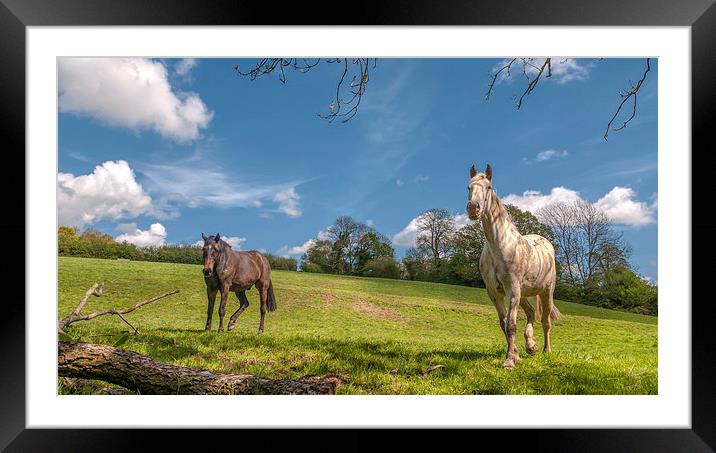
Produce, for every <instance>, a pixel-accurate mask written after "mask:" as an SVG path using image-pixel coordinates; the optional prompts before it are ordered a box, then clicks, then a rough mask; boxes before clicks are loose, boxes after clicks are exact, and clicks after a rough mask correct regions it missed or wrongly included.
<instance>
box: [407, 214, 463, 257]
mask: <svg viewBox="0 0 716 453" xmlns="http://www.w3.org/2000/svg"><path fill="white" fill-rule="evenodd" d="M417 223H418V231H417V238H416V241H415V245H416V247H417V248H418V250H421V251H422V252H424V253H425V254H427V255H429V256H430V258H431V260H432V264H433V266H440V263H441V261H442V260H443V259H444V258H446V257H447V256H448V254H449V253H450V244H451V240H452V235H453V234H454V233H455V220H454V219H453V218H452V216H451V215H450V213H449V212H448V211H446V210H445V209H430V210H428V211H425V212H424V213H422V214H421V215H420V217H418V222H417Z"/></svg>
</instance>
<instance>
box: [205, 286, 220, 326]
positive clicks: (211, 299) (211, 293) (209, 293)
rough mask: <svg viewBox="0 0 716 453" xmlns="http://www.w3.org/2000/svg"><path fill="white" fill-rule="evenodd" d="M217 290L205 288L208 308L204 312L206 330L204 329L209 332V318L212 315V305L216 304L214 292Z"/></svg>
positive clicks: (209, 287)
mask: <svg viewBox="0 0 716 453" xmlns="http://www.w3.org/2000/svg"><path fill="white" fill-rule="evenodd" d="M218 290H219V289H218V288H213V287H211V286H207V287H206V296H207V298H208V299H209V308H208V309H207V312H206V328H204V330H206V331H209V330H211V317H212V315H213V314H214V303H215V302H216V292H217V291H218Z"/></svg>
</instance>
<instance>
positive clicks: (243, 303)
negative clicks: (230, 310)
mask: <svg viewBox="0 0 716 453" xmlns="http://www.w3.org/2000/svg"><path fill="white" fill-rule="evenodd" d="M235 294H236V297H238V298H239V302H241V304H240V305H239V308H238V309H237V310H236V311H235V312H234V314H233V315H231V318H229V325H228V326H226V330H233V329H234V323H235V322H236V318H238V317H239V315H240V314H241V313H243V312H244V310H246V307H248V306H249V299H247V298H246V291H236V292H235Z"/></svg>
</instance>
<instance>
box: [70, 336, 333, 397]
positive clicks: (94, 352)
mask: <svg viewBox="0 0 716 453" xmlns="http://www.w3.org/2000/svg"><path fill="white" fill-rule="evenodd" d="M57 368H58V373H59V375H60V376H66V377H74V378H83V379H98V380H102V381H107V382H111V383H112V384H117V385H121V386H122V387H126V388H128V389H130V390H138V391H139V392H140V393H141V394H162V395H177V394H180V395H240V394H244V395H250V394H278V395H334V394H335V393H336V389H337V388H338V386H339V385H340V383H341V379H340V378H338V377H337V376H310V377H305V378H301V379H298V380H290V379H267V378H261V377H257V376H251V375H236V374H218V373H212V372H210V371H205V370H195V369H192V368H186V367H182V366H177V365H169V364H166V363H162V362H158V361H156V360H154V359H152V358H151V357H147V356H144V355H141V354H137V353H136V352H132V351H128V350H126V349H118V348H115V347H112V346H108V345H104V344H95V343H80V342H74V341H60V342H59V344H58V356H57Z"/></svg>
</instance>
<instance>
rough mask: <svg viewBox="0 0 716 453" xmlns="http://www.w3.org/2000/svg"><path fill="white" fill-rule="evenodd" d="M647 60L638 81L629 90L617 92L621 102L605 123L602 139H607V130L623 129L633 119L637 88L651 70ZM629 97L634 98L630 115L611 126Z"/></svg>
mask: <svg viewBox="0 0 716 453" xmlns="http://www.w3.org/2000/svg"><path fill="white" fill-rule="evenodd" d="M649 60H651V58H647V59H646V69H645V70H644V75H642V76H641V79H639V81H638V82H637V83H636V84H633V85H632V86H631V89H629V91H622V92H620V93H619V96H621V98H622V102H621V103H619V107H617V111H616V112H614V115H613V116H612V119H611V120H609V123H608V124H607V130H606V131H605V132H604V140H606V139H607V136H608V135H609V131H610V130H612V131H615V132H616V131H620V130H622V129H624V128H625V127H627V124H628V123H629V122H630V121H631V120H633V119H634V116H636V97H637V94H638V93H639V90H640V89H641V85H642V84H643V83H644V80H646V75H647V74H648V73H649V71H650V70H651V63H650V61H649ZM630 98H631V99H633V100H634V103H633V106H632V111H631V115H630V116H629V118H627V119H626V120H625V121H624V122H623V123H622V125H621V126H619V127H616V128H615V127H612V123H614V120H615V119H616V117H617V115H619V112H621V110H622V107H624V104H625V103H626V102H627V101H628V100H629V99H630Z"/></svg>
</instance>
